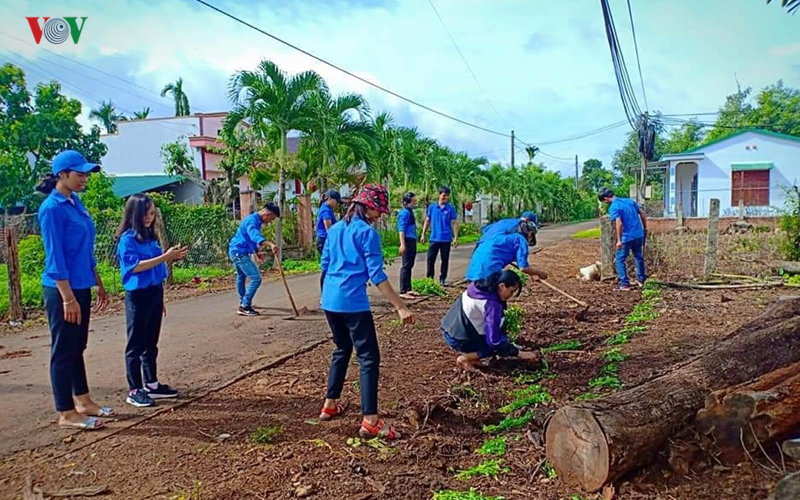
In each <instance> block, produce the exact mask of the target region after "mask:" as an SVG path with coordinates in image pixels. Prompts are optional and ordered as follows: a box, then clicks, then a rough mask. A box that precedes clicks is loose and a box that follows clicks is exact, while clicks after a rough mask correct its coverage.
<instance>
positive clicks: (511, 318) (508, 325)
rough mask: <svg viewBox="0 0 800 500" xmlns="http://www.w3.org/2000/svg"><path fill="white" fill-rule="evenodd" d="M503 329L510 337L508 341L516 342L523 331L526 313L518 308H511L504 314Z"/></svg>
mask: <svg viewBox="0 0 800 500" xmlns="http://www.w3.org/2000/svg"><path fill="white" fill-rule="evenodd" d="M503 318H504V320H503V328H504V329H505V331H506V335H508V340H509V341H511V342H516V341H517V339H518V338H519V332H520V331H522V321H523V320H524V319H525V311H523V310H522V308H520V307H517V306H511V307H509V308H508V309H506V312H505V313H504V314H503Z"/></svg>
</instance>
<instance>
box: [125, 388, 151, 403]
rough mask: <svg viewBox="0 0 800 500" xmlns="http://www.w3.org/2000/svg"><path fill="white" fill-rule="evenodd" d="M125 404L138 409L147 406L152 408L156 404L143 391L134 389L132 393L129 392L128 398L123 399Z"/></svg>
mask: <svg viewBox="0 0 800 500" xmlns="http://www.w3.org/2000/svg"><path fill="white" fill-rule="evenodd" d="M125 402H126V403H128V404H129V405H133V406H136V407H139V408H145V407H147V406H153V405H155V404H156V402H155V401H153V400H152V398H150V396H148V395H147V393H146V392H145V391H144V390H143V389H136V390H135V391H133V392H129V393H128V398H127V399H125Z"/></svg>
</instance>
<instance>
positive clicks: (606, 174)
mask: <svg viewBox="0 0 800 500" xmlns="http://www.w3.org/2000/svg"><path fill="white" fill-rule="evenodd" d="M613 183H614V173H613V172H611V171H610V170H606V169H605V168H603V162H602V161H600V160H598V159H596V158H591V159H589V160H586V161H585V162H583V172H581V185H582V187H583V188H584V189H587V190H589V191H591V192H592V193H597V192H598V191H599V190H600V188H602V187H610V186H611V185H613Z"/></svg>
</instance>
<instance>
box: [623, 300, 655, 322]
mask: <svg viewBox="0 0 800 500" xmlns="http://www.w3.org/2000/svg"><path fill="white" fill-rule="evenodd" d="M657 317H658V311H656V310H655V308H654V307H653V304H652V302H639V303H638V304H636V305H635V306H633V311H631V313H630V314H629V315H628V316H627V317H626V318H625V324H626V325H638V324H641V323H647V322H648V321H652V320H654V319H656V318H657Z"/></svg>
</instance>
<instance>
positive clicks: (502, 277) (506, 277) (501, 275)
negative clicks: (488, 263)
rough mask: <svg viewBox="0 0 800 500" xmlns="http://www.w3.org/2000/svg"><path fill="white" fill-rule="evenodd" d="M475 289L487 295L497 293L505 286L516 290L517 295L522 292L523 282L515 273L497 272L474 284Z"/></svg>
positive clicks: (508, 271) (507, 271)
mask: <svg viewBox="0 0 800 500" xmlns="http://www.w3.org/2000/svg"><path fill="white" fill-rule="evenodd" d="M473 284H474V285H475V288H477V289H478V290H480V291H482V292H485V293H497V288H498V287H499V286H500V285H501V284H503V285H505V286H506V287H508V288H516V289H517V295H519V294H520V293H521V292H522V280H521V279H520V277H519V275H518V274H517V273H515V272H514V271H510V270H504V271H497V272H494V273H492V274H490V275H489V276H487V277H485V278H481V279H479V280H477V281H475V282H474V283H473Z"/></svg>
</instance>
